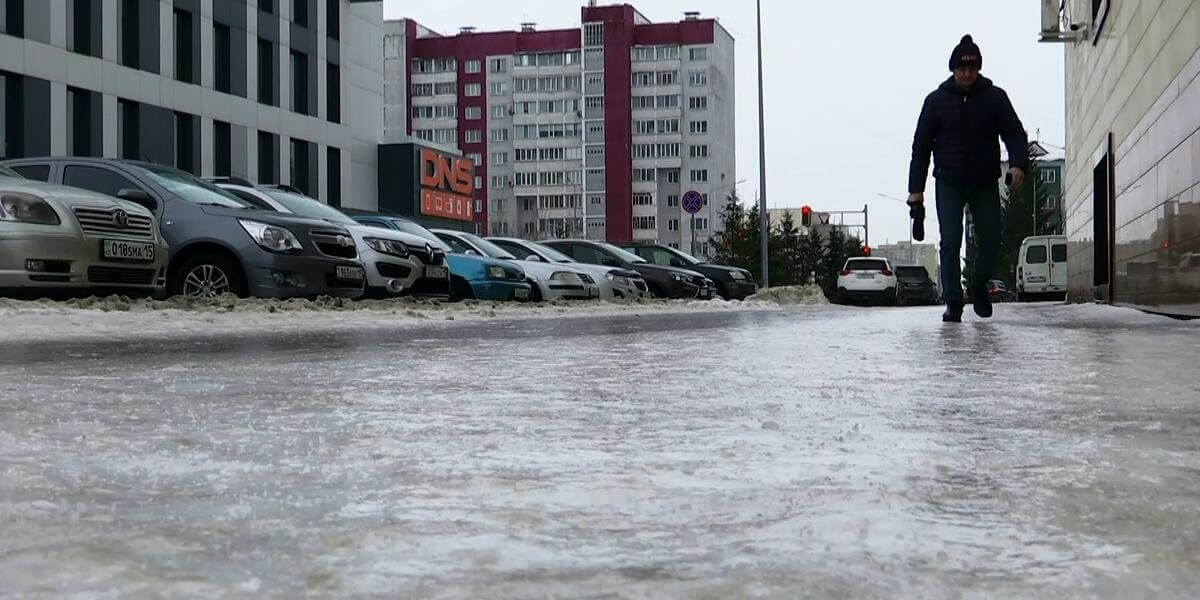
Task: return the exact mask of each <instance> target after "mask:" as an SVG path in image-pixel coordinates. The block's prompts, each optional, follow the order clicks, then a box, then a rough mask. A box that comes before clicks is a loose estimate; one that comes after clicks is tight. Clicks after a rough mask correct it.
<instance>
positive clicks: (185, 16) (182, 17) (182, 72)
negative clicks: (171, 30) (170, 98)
mask: <svg viewBox="0 0 1200 600" xmlns="http://www.w3.org/2000/svg"><path fill="white" fill-rule="evenodd" d="M193 49H194V46H193V40H192V13H190V12H188V11H186V10H183V9H179V8H176V9H175V79H178V80H179V81H183V82H185V83H196V81H195V78H194V77H193V73H194V70H193V69H192V57H193V56H195V53H194V52H193Z"/></svg>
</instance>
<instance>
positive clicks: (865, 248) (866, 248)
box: [862, 245, 871, 256]
mask: <svg viewBox="0 0 1200 600" xmlns="http://www.w3.org/2000/svg"><path fill="white" fill-rule="evenodd" d="M862 253H863V256H870V255H871V247H870V246H865V245H864V246H863V247H862Z"/></svg>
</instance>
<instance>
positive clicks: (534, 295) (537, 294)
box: [526, 281, 546, 302]
mask: <svg viewBox="0 0 1200 600" xmlns="http://www.w3.org/2000/svg"><path fill="white" fill-rule="evenodd" d="M526 283H528V284H529V301H530V302H542V301H544V300H545V299H546V298H545V297H544V296H542V288H541V286H539V285H538V284H537V283H536V282H533V281H528V282H526Z"/></svg>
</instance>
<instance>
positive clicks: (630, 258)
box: [596, 242, 647, 264]
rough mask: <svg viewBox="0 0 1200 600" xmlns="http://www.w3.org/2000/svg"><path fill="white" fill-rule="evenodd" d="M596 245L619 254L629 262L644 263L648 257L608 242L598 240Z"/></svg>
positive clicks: (618, 255)
mask: <svg viewBox="0 0 1200 600" xmlns="http://www.w3.org/2000/svg"><path fill="white" fill-rule="evenodd" d="M596 245H598V246H600V247H601V248H604V249H605V250H607V251H609V252H611V253H613V254H615V255H616V256H617V258H619V259H621V260H623V261H625V262H627V263H634V264H642V263H644V262H647V261H646V259H644V258H642V257H640V256H638V255H636V254H634V253H632V252H629V251H628V250H623V249H621V248H618V247H616V246H614V245H612V244H610V243H608V242H597V243H596Z"/></svg>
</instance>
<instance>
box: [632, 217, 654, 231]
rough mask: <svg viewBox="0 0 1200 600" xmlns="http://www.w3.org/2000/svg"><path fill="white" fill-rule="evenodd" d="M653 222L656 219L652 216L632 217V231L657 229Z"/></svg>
mask: <svg viewBox="0 0 1200 600" xmlns="http://www.w3.org/2000/svg"><path fill="white" fill-rule="evenodd" d="M655 220H656V218H655V217H654V216H653V215H651V216H646V217H634V218H633V228H634V229H657V226H656V225H655V224H654V222H655Z"/></svg>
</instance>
